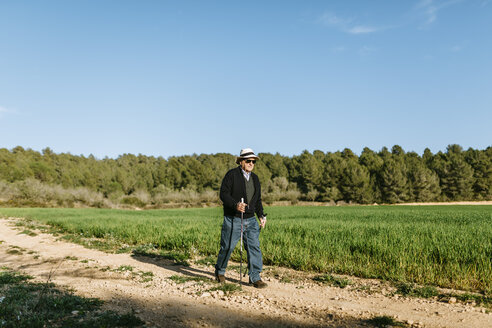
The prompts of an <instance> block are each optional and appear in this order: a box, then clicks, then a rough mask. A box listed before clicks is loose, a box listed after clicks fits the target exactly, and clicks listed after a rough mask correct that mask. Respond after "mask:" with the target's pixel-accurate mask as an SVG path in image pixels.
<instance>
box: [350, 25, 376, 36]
mask: <svg viewBox="0 0 492 328" xmlns="http://www.w3.org/2000/svg"><path fill="white" fill-rule="evenodd" d="M378 30H380V29H377V28H375V27H372V26H354V27H352V28H351V29H349V30H348V31H347V32H348V33H350V34H368V33H374V32H377V31H378Z"/></svg>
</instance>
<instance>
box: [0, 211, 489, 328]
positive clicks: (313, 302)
mask: <svg viewBox="0 0 492 328" xmlns="http://www.w3.org/2000/svg"><path fill="white" fill-rule="evenodd" d="M15 222H16V219H13V218H10V219H0V241H1V242H0V244H1V245H0V265H1V266H6V267H9V268H11V269H14V270H18V271H21V272H24V273H27V274H29V275H31V276H33V277H35V280H37V281H42V282H46V281H50V282H53V283H55V284H57V285H59V286H65V287H67V288H70V289H71V290H73V291H74V293H76V294H77V295H80V296H85V297H97V298H100V299H102V300H104V301H105V304H106V305H105V307H106V308H107V309H112V310H116V311H120V312H128V311H132V310H133V311H135V313H136V315H137V316H138V317H140V318H141V319H142V320H144V321H145V322H146V323H147V324H146V325H147V326H148V327H373V324H371V323H370V322H369V321H368V320H369V319H371V318H374V317H381V316H387V317H392V318H394V319H395V321H398V322H402V323H405V324H406V325H407V326H411V327H460V328H461V327H476V328H480V327H492V313H491V312H490V311H489V309H486V308H483V307H478V306H474V304H464V303H460V302H455V301H454V300H451V301H449V302H442V301H439V300H437V299H420V298H410V297H403V296H399V295H396V294H395V293H394V288H393V289H392V287H391V286H390V285H389V284H388V283H385V282H382V281H378V280H369V279H359V278H356V277H343V278H345V279H349V280H350V281H351V282H352V284H351V285H349V286H347V287H345V288H339V287H334V286H329V285H323V284H321V283H317V282H315V281H314V280H313V277H314V274H310V273H303V272H296V271H293V270H287V269H282V268H273V267H272V268H265V271H264V272H263V280H264V281H265V282H267V284H268V287H267V288H265V289H255V288H254V287H252V286H249V285H247V284H245V285H244V286H243V287H242V291H236V292H233V293H224V292H223V291H220V290H216V291H210V290H209V289H211V288H213V287H217V286H219V285H218V284H216V283H214V282H212V281H211V280H212V279H213V272H214V271H213V266H212V265H208V266H207V265H197V264H192V265H191V266H189V267H186V266H179V265H174V264H173V263H172V262H171V261H169V260H162V259H153V258H150V257H139V256H132V255H131V254H110V253H104V252H101V251H98V250H93V249H87V248H84V247H83V246H80V245H77V244H72V243H69V242H66V241H63V240H61V239H60V238H59V237H55V236H53V235H51V234H44V233H39V232H38V234H37V235H32V236H30V235H26V234H23V233H20V230H19V228H18V227H16V226H15ZM233 265H234V264H231V266H233ZM149 272H151V273H152V274H153V277H150V278H151V279H150V278H149V276H150V273H149ZM172 276H181V277H184V278H185V279H186V278H190V277H195V278H196V277H202V278H205V280H206V281H204V282H203V281H187V282H185V283H182V284H180V283H176V282H175V281H174V280H172V279H170V277H172ZM146 278H148V279H146ZM209 279H210V280H209ZM226 279H227V282H229V283H236V284H237V283H238V279H239V274H238V272H237V271H234V269H232V270H229V271H228V272H227V274H226ZM243 282H245V283H247V277H246V278H243Z"/></svg>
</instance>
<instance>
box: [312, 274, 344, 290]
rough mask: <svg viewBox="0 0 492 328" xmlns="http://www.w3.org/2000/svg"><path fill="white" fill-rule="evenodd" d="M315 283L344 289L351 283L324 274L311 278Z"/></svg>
mask: <svg viewBox="0 0 492 328" xmlns="http://www.w3.org/2000/svg"><path fill="white" fill-rule="evenodd" d="M313 280H315V281H319V282H321V283H324V284H329V285H331V286H335V287H340V288H345V287H347V286H348V285H350V284H351V283H352V282H351V281H350V280H348V279H345V278H340V277H335V276H332V275H331V274H324V275H320V276H316V277H314V278H313Z"/></svg>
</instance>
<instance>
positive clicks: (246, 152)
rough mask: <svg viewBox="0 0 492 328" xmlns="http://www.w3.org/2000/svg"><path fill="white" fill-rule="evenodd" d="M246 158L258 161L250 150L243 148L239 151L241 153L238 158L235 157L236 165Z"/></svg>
mask: <svg viewBox="0 0 492 328" xmlns="http://www.w3.org/2000/svg"><path fill="white" fill-rule="evenodd" d="M246 158H254V159H260V158H259V157H258V156H256V155H255V152H254V151H253V149H251V148H244V149H241V153H240V154H239V156H238V157H236V164H239V162H241V161H242V160H243V159H246Z"/></svg>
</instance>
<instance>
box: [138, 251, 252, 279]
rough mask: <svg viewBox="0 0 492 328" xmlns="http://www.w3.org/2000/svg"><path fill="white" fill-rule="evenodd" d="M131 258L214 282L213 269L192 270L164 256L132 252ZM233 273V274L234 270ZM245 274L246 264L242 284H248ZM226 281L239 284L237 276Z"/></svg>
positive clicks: (187, 265) (184, 264) (183, 262)
mask: <svg viewBox="0 0 492 328" xmlns="http://www.w3.org/2000/svg"><path fill="white" fill-rule="evenodd" d="M131 257H132V258H133V259H135V260H137V261H139V262H142V263H147V264H153V265H156V266H158V267H160V268H163V269H165V270H170V271H174V272H176V273H180V274H183V275H186V276H189V277H194V278H208V279H210V280H212V281H215V269H214V268H213V267H212V269H211V270H207V271H206V270H202V269H198V268H194V267H192V266H190V265H189V264H187V262H186V261H175V260H172V259H169V257H168V256H165V255H160V254H153V253H144V252H139V251H133V252H132V255H131ZM233 271H234V272H235V270H234V269H233ZM246 272H247V263H246V264H245V267H244V270H243V275H245V277H244V276H243V278H242V281H243V283H245V282H246V283H247V282H248V276H247V273H246ZM227 281H228V282H229V283H239V282H240V279H239V274H238V277H235V278H231V277H230V276H229V277H227Z"/></svg>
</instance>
